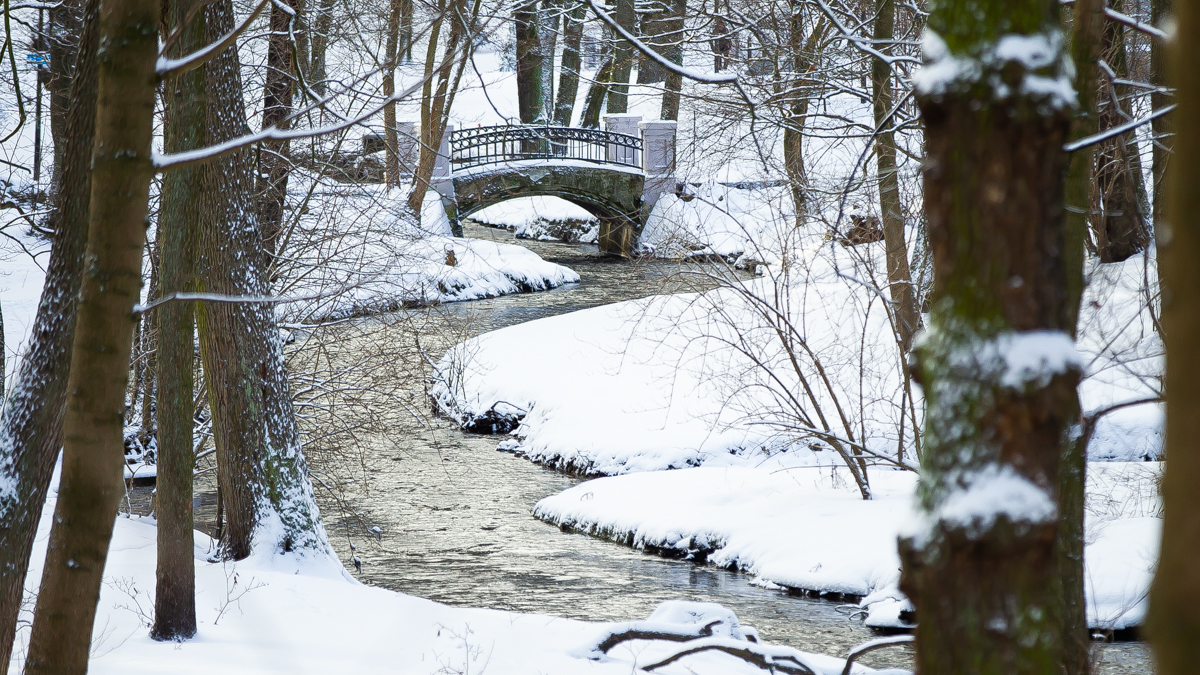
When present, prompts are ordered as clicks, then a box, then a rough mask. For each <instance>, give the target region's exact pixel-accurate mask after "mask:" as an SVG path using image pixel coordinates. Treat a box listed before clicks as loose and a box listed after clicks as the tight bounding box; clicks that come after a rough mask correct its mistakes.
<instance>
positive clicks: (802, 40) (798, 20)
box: [783, 2, 829, 226]
mask: <svg viewBox="0 0 1200 675" xmlns="http://www.w3.org/2000/svg"><path fill="white" fill-rule="evenodd" d="M806 8H807V5H806V4H805V3H803V2H793V3H792V7H791V12H792V14H791V17H790V18H789V24H788V49H789V51H791V57H792V58H791V61H792V63H791V66H792V70H793V71H794V74H793V76H792V81H791V84H790V87H791V90H792V94H791V97H790V98H791V101H790V103H789V105H788V106H787V109H786V111H785V112H784V116H785V119H786V122H785V124H784V127H783V165H784V168H785V170H786V171H787V176H788V183H789V184H790V185H791V189H792V204H793V206H794V207H795V209H796V224H797V226H799V225H800V224H801V222H802V219H803V216H804V212H805V209H806V207H807V203H808V198H807V195H806V193H805V190H806V189H807V184H808V176H807V173H806V171H805V168H804V135H803V130H804V123H805V120H806V118H807V117H808V101H809V98H808V96H806V95H804V93H803V92H805V90H806V87H805V83H804V80H803V79H802V78H803V74H804V73H807V72H808V70H809V67H810V66H811V65H812V59H813V51H814V49H815V48H816V47H817V45H819V44H820V43H821V41H822V40H823V39H824V36H825V32H826V31H827V30H828V27H829V24H828V23H827V22H825V21H824V20H820V21H818V22H817V24H816V25H815V26H813V27H812V32H811V33H810V32H808V31H807V30H806V29H805V25H804V15H805V12H806Z"/></svg>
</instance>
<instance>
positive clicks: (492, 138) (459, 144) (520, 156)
mask: <svg viewBox="0 0 1200 675" xmlns="http://www.w3.org/2000/svg"><path fill="white" fill-rule="evenodd" d="M450 149H451V152H450V163H451V166H453V168H454V169H455V170H461V169H467V168H470V167H474V166H482V165H486V164H500V163H503V162H514V161H520V160H527V159H559V160H563V159H571V160H578V161H583V162H593V163H596V164H617V165H620V166H629V167H633V168H637V169H640V168H641V167H642V139H640V138H638V137H636V136H629V135H626V134H618V133H613V132H610V131H600V130H599V129H578V128H575V127H551V126H512V125H510V126H496V127H480V128H477V129H463V130H462V131H456V132H454V133H453V134H452V135H451V136H450Z"/></svg>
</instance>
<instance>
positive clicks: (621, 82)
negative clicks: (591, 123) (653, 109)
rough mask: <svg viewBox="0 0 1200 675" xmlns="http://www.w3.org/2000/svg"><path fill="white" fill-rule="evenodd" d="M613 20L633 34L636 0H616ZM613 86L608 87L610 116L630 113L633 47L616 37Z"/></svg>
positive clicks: (635, 23) (635, 20)
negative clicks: (630, 78)
mask: <svg viewBox="0 0 1200 675" xmlns="http://www.w3.org/2000/svg"><path fill="white" fill-rule="evenodd" d="M615 2H616V8H615V9H614V11H613V19H615V20H616V22H617V25H619V26H621V28H624V29H625V30H627V31H629V32H630V33H631V34H632V33H633V32H634V29H635V28H636V26H637V12H636V10H635V8H634V0H615ZM614 40H615V43H614V45H613V70H612V84H611V85H609V87H608V104H607V106H606V108H605V110H606V111H607V112H608V113H609V114H613V113H617V114H619V113H626V112H629V76H630V75H631V74H632V73H633V45H631V44H629V41H627V40H625V39H624V38H620V37H616V36H614Z"/></svg>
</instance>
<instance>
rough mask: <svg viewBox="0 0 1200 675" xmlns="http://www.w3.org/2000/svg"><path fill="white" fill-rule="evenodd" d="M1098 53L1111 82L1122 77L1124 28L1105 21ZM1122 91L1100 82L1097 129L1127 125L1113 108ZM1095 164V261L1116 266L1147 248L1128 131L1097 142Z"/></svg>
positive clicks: (1133, 141)
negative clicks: (1111, 74)
mask: <svg viewBox="0 0 1200 675" xmlns="http://www.w3.org/2000/svg"><path fill="white" fill-rule="evenodd" d="M1113 4H1114V8H1115V9H1117V10H1118V11H1120V10H1122V9H1123V8H1124V6H1123V4H1122V3H1121V2H1120V0H1116V1H1115V2H1114V3H1113ZM1101 49H1102V54H1103V56H1104V58H1105V59H1106V60H1107V61H1108V62H1109V65H1111V66H1112V68H1113V71H1115V72H1116V74H1117V77H1119V78H1124V77H1126V76H1127V75H1128V73H1129V58H1128V54H1127V52H1126V48H1125V26H1123V25H1122V24H1120V23H1117V22H1116V21H1106V22H1105V25H1104V31H1103V38H1102V46H1101ZM1128 89H1129V88H1128V87H1127V86H1125V85H1118V84H1115V83H1113V82H1111V81H1109V80H1108V78H1105V82H1104V85H1103V95H1102V96H1101V97H1100V99H1099V124H1100V128H1101V129H1111V128H1112V127H1115V126H1119V125H1121V124H1124V123H1125V122H1126V121H1127V120H1126V118H1125V116H1123V115H1122V114H1121V110H1120V109H1119V107H1118V106H1120V105H1123V104H1122V103H1121V102H1122V101H1124V100H1127V97H1128V94H1129V91H1128ZM1114 99H1116V100H1114ZM1096 163H1097V167H1096V184H1097V185H1096V188H1097V189H1098V190H1099V191H1100V198H1101V202H1102V206H1101V210H1100V213H1099V214H1098V217H1097V219H1096V228H1095V233H1096V250H1097V252H1098V253H1099V255H1100V262H1106V263H1108V262H1121V261H1122V260H1126V259H1128V258H1129V257H1131V256H1133V255H1136V254H1138V253H1140V252H1141V251H1142V250H1144V249H1145V248H1146V246H1147V244H1148V243H1149V230H1148V228H1147V226H1146V222H1145V218H1144V217H1145V216H1146V215H1149V214H1148V213H1147V211H1148V210H1149V204H1148V203H1147V202H1146V199H1145V186H1144V185H1143V182H1142V171H1141V166H1142V161H1141V155H1140V153H1139V151H1138V146H1137V136H1136V134H1134V133H1133V132H1129V133H1126V134H1122V135H1120V136H1118V137H1116V138H1113V139H1111V140H1108V141H1105V142H1104V143H1101V144H1100V146H1099V149H1098V151H1097V153H1096Z"/></svg>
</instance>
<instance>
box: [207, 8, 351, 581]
mask: <svg viewBox="0 0 1200 675" xmlns="http://www.w3.org/2000/svg"><path fill="white" fill-rule="evenodd" d="M205 11H206V14H207V17H208V22H207V26H206V34H207V35H206V37H207V40H208V41H209V42H214V41H216V40H217V39H219V38H220V36H222V35H224V34H226V33H228V32H229V31H230V30H232V29H233V27H234V14H233V4H232V0H219V1H218V2H216V3H214V4H210V5H208V7H207V9H206V10H205ZM205 70H206V75H207V78H206V81H205V86H206V88H207V94H208V101H209V105H208V110H207V119H206V125H207V127H208V130H209V134H210V141H211V142H212V143H222V142H225V141H228V140H230V139H232V138H235V137H237V136H241V135H244V134H247V133H249V129H248V128H247V126H246V113H245V108H244V106H243V100H242V81H241V75H240V72H239V66H238V57H237V52H236V51H235V50H233V49H230V50H226V51H225V52H223V53H222V54H221V55H220V56H217V57H216V58H214V59H213V60H212V61H209V62H208V64H207V66H206V67H205ZM202 171H203V177H202V181H203V183H202V185H201V188H200V196H201V198H200V205H199V208H198V209H197V210H198V212H199V213H200V214H201V217H202V219H203V220H202V222H203V227H202V228H201V231H200V233H199V237H198V245H197V269H198V273H199V275H200V278H199V283H200V285H201V286H202V289H203V290H206V291H209V292H213V293H220V294H225V295H251V296H263V295H267V294H268V293H269V291H270V284H269V282H268V281H267V278H266V275H265V273H264V271H263V270H262V268H261V267H260V266H259V264H260V257H259V256H257V255H255V252H256V251H257V250H258V247H259V246H260V245H261V241H262V232H261V230H260V228H259V224H258V223H257V222H255V220H254V217H253V214H254V211H253V209H252V208H251V201H252V195H253V188H254V177H253V174H254V163H253V157H252V156H251V155H250V152H249V151H248V150H243V151H241V152H235V153H230V154H228V155H225V156H223V157H221V158H219V159H217V160H213V161H211V162H208V163H207V164H205V165H203V167H202ZM196 314H197V325H198V327H199V333H200V355H201V360H202V362H203V364H204V371H205V382H206V384H207V386H208V397H209V409H210V410H211V411H212V426H213V441H214V443H215V445H216V449H217V467H218V468H217V471H218V473H219V474H220V481H221V486H222V500H223V502H224V508H225V515H226V525H225V528H224V530H223V532H222V537H221V542H220V545H221V552H222V555H223V556H225V557H226V558H229V559H234V560H240V559H242V558H245V557H246V556H248V555H249V554H250V552H251V550H252V549H255V548H257V549H261V550H268V551H272V552H275V553H285V552H289V551H312V552H315V553H317V554H326V553H327V552H328V551H329V542H328V540H327V538H326V536H325V530H324V528H323V527H322V526H321V521H320V517H319V514H318V511H317V505H316V503H315V502H314V501H313V495H312V484H311V483H310V482H309V477H308V471H307V468H306V466H305V462H304V455H303V453H302V451H301V448H300V439H299V432H298V430H297V428H296V419H295V414H294V412H293V411H292V405H291V399H290V397H289V395H288V386H287V376H286V372H285V370H284V363H283V347H282V344H281V342H280V337H279V329H278V327H277V326H276V324H275V317H274V314H273V309H272V308H271V306H270V305H264V304H261V303H200V305H199V306H198V307H197V310H196Z"/></svg>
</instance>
